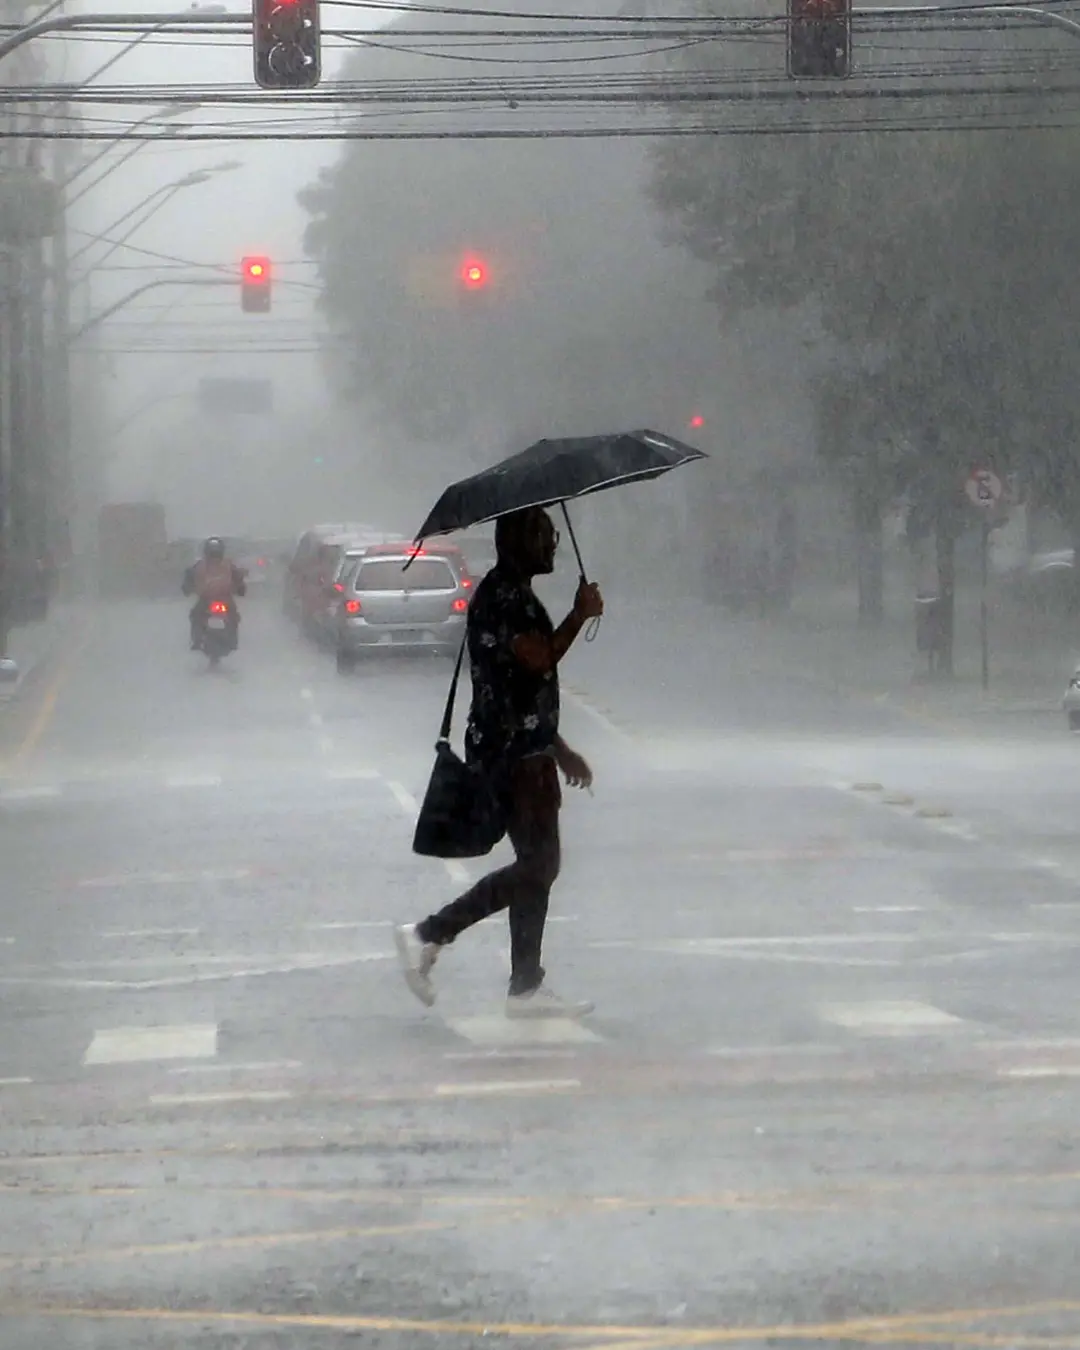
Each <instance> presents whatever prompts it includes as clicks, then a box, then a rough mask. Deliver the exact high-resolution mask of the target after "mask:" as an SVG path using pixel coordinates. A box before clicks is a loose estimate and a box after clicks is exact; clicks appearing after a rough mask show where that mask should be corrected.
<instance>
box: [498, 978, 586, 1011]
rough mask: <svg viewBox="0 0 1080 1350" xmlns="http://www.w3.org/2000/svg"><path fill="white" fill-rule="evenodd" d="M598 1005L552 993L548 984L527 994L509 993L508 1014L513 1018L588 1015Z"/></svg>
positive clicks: (507, 1000)
mask: <svg viewBox="0 0 1080 1350" xmlns="http://www.w3.org/2000/svg"><path fill="white" fill-rule="evenodd" d="M595 1006H596V1005H595V1004H593V1003H588V1002H586V1001H585V1000H580V1001H577V1002H574V1001H573V1000H570V999H564V998H560V997H559V996H558V994H555V993H552V991H551V990H550V989H549V988H548V987H547V985H546V984H542V985H541V986H540V988H539V989H530V991H529V992H528V993H527V994H509V995H507V999H506V1015H507V1017H513V1018H523V1019H524V1018H538V1017H587V1016H588V1015H589V1013H591V1012H592V1011H593V1008H594V1007H595Z"/></svg>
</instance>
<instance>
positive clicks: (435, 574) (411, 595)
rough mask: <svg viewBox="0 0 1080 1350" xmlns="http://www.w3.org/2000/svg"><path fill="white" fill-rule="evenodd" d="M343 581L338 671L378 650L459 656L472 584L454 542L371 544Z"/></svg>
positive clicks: (470, 576) (339, 616)
mask: <svg viewBox="0 0 1080 1350" xmlns="http://www.w3.org/2000/svg"><path fill="white" fill-rule="evenodd" d="M406 564H408V566H406ZM343 584H344V589H343V591H342V593H341V597H340V600H339V601H338V605H337V623H336V649H337V668H338V670H339V671H341V672H342V673H344V672H347V671H350V670H352V669H353V668H354V667H355V666H356V664H357V662H358V661H360V660H361V659H363V658H364V657H365V656H367V655H369V654H371V653H373V652H376V651H378V650H380V649H381V650H386V649H394V650H397V651H401V650H405V651H416V652H419V651H426V652H433V653H436V654H439V655H445V656H456V655H457V653H458V649H459V648H460V646H461V643H462V640H463V638H464V636H465V620H466V616H467V614H468V610H469V601H470V599H471V598H472V594H473V590H474V586H475V582H474V580H473V577H472V575H471V574H470V572H469V569H468V568H467V567H466V565H465V560H464V558H463V557H462V556H461V551H460V549H458V548H456V547H454V546H453V545H452V544H436V543H433V544H430V545H425V546H424V547H423V548H421V549H417V548H416V546H415V545H414V544H410V543H405V544H401V543H398V544H390V543H384V544H373V545H371V546H370V547H369V548H367V549H365V550H364V552H363V554H362V555H361V556H360V557H359V558H358V559H357V561H356V564H355V566H353V567H352V568H351V570H350V571H349V572H347V573H346V575H345V579H344V583H343Z"/></svg>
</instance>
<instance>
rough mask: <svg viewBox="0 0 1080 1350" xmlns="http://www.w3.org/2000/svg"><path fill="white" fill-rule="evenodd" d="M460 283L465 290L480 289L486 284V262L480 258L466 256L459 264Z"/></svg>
mask: <svg viewBox="0 0 1080 1350" xmlns="http://www.w3.org/2000/svg"><path fill="white" fill-rule="evenodd" d="M460 278H461V284H462V286H463V287H464V288H465V290H467V291H482V290H483V289H484V287H485V286H486V285H487V284H488V269H487V263H485V262H484V261H483V259H482V258H466V259H465V261H464V262H463V263H462V264H461V273H460Z"/></svg>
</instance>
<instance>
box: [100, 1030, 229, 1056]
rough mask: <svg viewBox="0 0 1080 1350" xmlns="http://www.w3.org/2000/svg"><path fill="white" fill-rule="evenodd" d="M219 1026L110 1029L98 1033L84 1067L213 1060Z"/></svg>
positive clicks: (215, 1052)
mask: <svg viewBox="0 0 1080 1350" xmlns="http://www.w3.org/2000/svg"><path fill="white" fill-rule="evenodd" d="M217 1034H218V1029H217V1023H216V1022H191V1023H189V1024H188V1025H186V1026H172V1027H111V1028H109V1029H107V1030H104V1031H95V1032H94V1039H93V1040H92V1041H91V1042H90V1045H89V1046H88V1047H87V1050H86V1053H85V1054H84V1055H83V1063H84V1064H140V1063H145V1062H147V1061H149V1060H162V1059H213V1057H214V1056H215V1055H216V1054H217Z"/></svg>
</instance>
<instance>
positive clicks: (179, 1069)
mask: <svg viewBox="0 0 1080 1350" xmlns="http://www.w3.org/2000/svg"><path fill="white" fill-rule="evenodd" d="M302 1067H303V1066H302V1065H301V1063H300V1061H299V1060H298V1059H266V1060H253V1061H252V1062H251V1063H249V1064H178V1065H177V1066H176V1067H175V1068H173V1069H170V1070H169V1073H170V1074H177V1075H182V1074H193V1073H270V1072H276V1071H279V1070H282V1069H299V1068H302Z"/></svg>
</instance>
